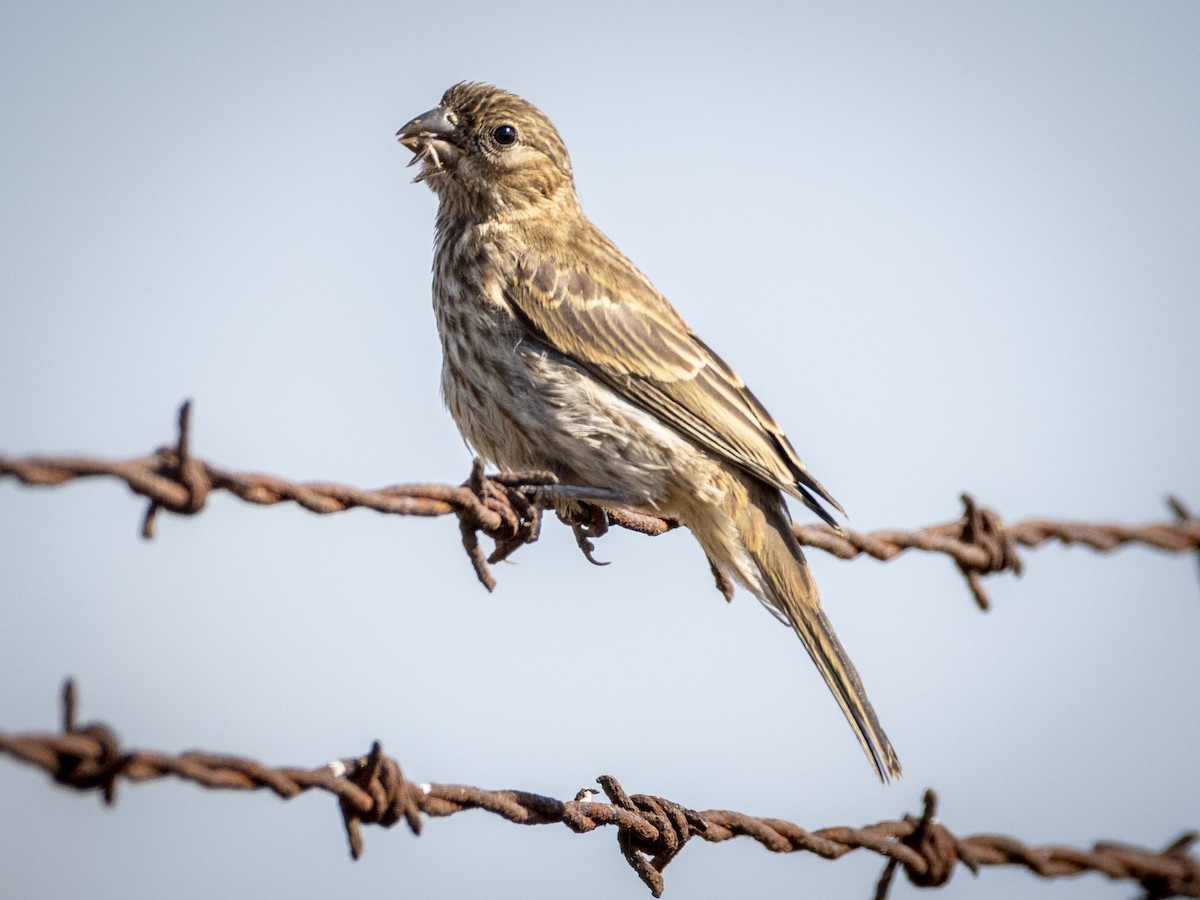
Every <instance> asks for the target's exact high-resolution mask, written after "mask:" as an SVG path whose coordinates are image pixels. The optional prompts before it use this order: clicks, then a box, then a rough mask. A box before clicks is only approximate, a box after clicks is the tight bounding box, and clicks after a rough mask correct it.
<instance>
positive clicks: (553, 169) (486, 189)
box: [396, 82, 574, 215]
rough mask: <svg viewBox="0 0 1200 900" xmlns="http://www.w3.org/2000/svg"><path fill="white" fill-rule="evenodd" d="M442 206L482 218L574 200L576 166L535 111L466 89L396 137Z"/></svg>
mask: <svg viewBox="0 0 1200 900" xmlns="http://www.w3.org/2000/svg"><path fill="white" fill-rule="evenodd" d="M396 136H397V138H398V139H399V141H400V143H401V144H403V145H404V146H405V147H407V148H408V149H409V150H411V151H412V152H413V158H412V162H410V163H409V165H413V164H416V163H419V164H420V165H421V171H420V172H419V173H418V174H417V177H416V178H415V179H414V181H424V182H425V183H426V184H428V185H429V187H430V189H432V190H433V191H434V192H435V193H436V194H438V196H439V197H440V198H441V200H442V203H443V204H446V203H453V204H454V205H456V206H457V205H460V204H469V205H470V206H471V207H473V208H474V210H475V212H476V213H478V214H483V215H488V214H494V213H501V212H504V211H506V210H521V209H528V208H530V207H538V206H542V205H545V204H554V203H556V202H558V201H559V200H560V199H561V198H562V197H563V196H565V195H569V196H571V197H573V196H574V183H573V181H572V176H571V160H570V157H568V155H567V148H566V146H564V144H563V142H562V138H560V137H559V136H558V132H557V131H556V130H555V128H554V125H552V124H551V122H550V120H549V119H547V118H546V116H545V115H544V114H543V113H542V111H541V110H539V109H538V108H537V107H535V106H534V105H533V104H531V103H528V102H526V101H525V100H522V99H521V98H520V97H517V96H516V95H514V94H510V93H508V92H507V91H502V90H500V88H496V87H492V86H491V85H490V84H481V83H479V82H462V83H460V84H456V85H454V87H452V88H450V89H449V90H448V91H446V93H445V94H443V95H442V101H441V103H439V104H438V105H437V106H436V107H434V108H433V109H431V110H429V112H426V113H422V114H421V115H419V116H417V117H416V118H415V119H413V120H412V121H411V122H409V123H408V124H406V125H405V126H404V127H403V128H401V129H400V130H399V131H398V132H397V133H396Z"/></svg>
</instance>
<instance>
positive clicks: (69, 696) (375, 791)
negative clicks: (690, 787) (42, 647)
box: [0, 681, 1200, 900]
mask: <svg viewBox="0 0 1200 900" xmlns="http://www.w3.org/2000/svg"><path fill="white" fill-rule="evenodd" d="M62 704H63V711H62V731H61V732H60V733H56V734H8V733H6V732H3V731H0V752H3V753H7V754H9V755H10V756H13V757H15V758H17V759H20V760H22V761H24V762H27V763H29V764H31V765H33V766H35V767H37V768H40V769H42V770H43V771H45V772H46V773H47V774H49V775H50V776H51V777H52V778H54V780H55V781H57V782H58V783H59V784H62V785H65V786H66V787H70V788H74V789H76V790H79V791H89V790H99V791H100V792H101V795H102V796H103V798H104V801H105V802H106V803H108V804H112V803H114V802H115V800H116V789H117V785H118V783H119V782H121V781H132V782H141V781H151V780H155V779H160V778H166V777H168V776H173V777H176V778H179V779H182V780H184V781H190V782H192V783H194V784H198V785H201V786H203V787H207V788H214V789H218V788H219V789H224V790H261V789H267V790H270V791H273V792H274V793H275V794H276V796H278V797H281V798H282V799H285V800H286V799H290V798H292V797H295V796H296V795H297V794H300V793H303V792H304V791H308V790H313V789H319V790H323V791H328V792H329V793H331V794H333V795H334V796H335V797H337V799H338V805H339V808H340V810H341V813H342V819H343V823H344V826H345V829H346V835H347V838H348V840H349V844H350V854H351V856H352V857H353V858H354V859H358V858H359V857H360V856H361V855H362V852H363V839H362V826H363V825H364V824H375V825H382V826H383V827H385V828H390V827H391V826H393V825H395V824H396V823H398V822H401V821H403V822H404V823H405V824H407V825H408V828H409V830H410V831H411V832H412V833H413V834H414V835H419V834H420V833H421V828H422V824H423V821H424V820H423V818H422V817H423V816H450V815H453V814H455V813H458V812H462V811H463V810H467V809H482V810H486V811H487V812H490V813H493V814H494V815H498V816H500V817H502V818H504V819H507V820H508V821H510V822H515V823H518V824H522V825H547V824H555V823H560V824H563V825H565V826H566V827H568V828H570V829H571V830H572V831H575V832H577V833H581V834H582V833H586V832H589V831H594V830H595V829H597V828H600V827H603V826H606V825H614V826H616V829H617V844H618V847H619V849H620V851H621V853H622V855H623V856H624V857H625V859H626V861H627V862H628V863H629V865H630V866H631V867H632V868H633V869H634V871H635V872H636V873H637V874H638V877H640V878H641V879H642V881H643V882H644V883H645V885H646V886H647V887H648V888H649V889H650V892H651V893H652V894H653V895H654V896H655V897H659V896H661V895H662V892H663V888H664V882H663V874H662V873H663V870H664V869H665V868H666V866H667V864H668V863H670V862H671V860H672V859H674V858H675V857H676V856H677V855H678V854H679V853H680V851H682V850H683V848H684V846H685V845H686V844H687V842H688V841H689V840H690V839H691V838H693V837H699V838H701V839H703V840H705V841H708V842H710V843H719V842H721V841H727V840H730V839H732V838H735V837H749V838H753V839H754V840H756V841H758V842H759V843H760V844H761V845H762V846H764V847H765V848H766V849H768V850H771V851H773V852H776V853H795V852H800V851H805V852H808V853H814V854H816V855H817V856H820V857H823V858H825V859H830V860H833V859H839V858H840V857H842V856H844V855H845V854H847V853H850V852H851V851H853V850H868V851H871V852H874V853H877V854H879V855H880V856H881V857H883V858H884V859H886V860H887V864H886V867H885V869H884V871H883V875H882V876H881V878H880V880H879V884H878V886H877V888H876V894H875V896H876V897H877V898H883V897H885V896H886V894H887V891H888V888H889V886H890V884H891V882H892V879H893V876H894V875H895V872H896V870H897V869H900V868H902V869H903V870H904V873H905V875H906V876H907V877H908V879H909V881H910V882H912V883H913V884H914V885H916V886H918V887H938V886H941V885H943V884H945V883H946V882H948V881H949V880H950V878H951V876H952V875H953V873H954V870H955V869H956V868H957V866H958V865H959V864H962V865H963V866H966V867H967V868H968V869H969V870H970V871H971V872H973V873H975V874H978V873H979V871H980V870H981V868H982V867H984V866H1023V867H1024V868H1026V869H1028V870H1029V871H1030V872H1031V873H1033V874H1034V875H1036V876H1038V877H1040V878H1058V877H1065V876H1072V875H1079V874H1082V873H1085V872H1097V873H1099V874H1101V875H1104V876H1106V877H1107V878H1109V879H1112V880H1124V881H1133V882H1137V883H1139V884H1140V885H1141V886H1142V888H1143V889H1144V890H1145V892H1146V893H1145V897H1146V898H1147V900H1151V898H1153V900H1159V898H1165V897H1200V857H1197V856H1196V855H1195V854H1194V853H1193V852H1192V846H1193V844H1194V843H1195V841H1196V839H1197V834H1196V833H1195V832H1188V833H1186V834H1184V835H1182V836H1181V837H1180V838H1178V839H1177V840H1176V841H1174V842H1173V843H1172V844H1171V845H1169V846H1168V847H1166V848H1165V849H1163V850H1161V851H1153V850H1147V849H1142V848H1138V847H1132V846H1127V845H1124V844H1116V843H1097V844H1095V845H1094V846H1093V847H1092V848H1091V849H1090V850H1083V849H1077V848H1072V847H1062V846H1041V847H1030V846H1028V845H1026V844H1024V843H1022V842H1021V841H1019V840H1017V839H1016V838H1011V837H1004V836H1002V835H992V834H977V835H970V836H967V837H958V836H956V835H955V834H954V833H953V832H951V831H950V830H949V828H947V827H946V826H945V825H944V824H942V823H941V822H939V821H938V819H937V818H936V815H937V797H936V795H935V794H934V793H933V791H927V792H926V794H925V803H924V811H923V813H922V815H921V816H919V817H916V816H911V815H908V816H905V817H904V818H902V819H900V820H896V821H884V822H878V823H876V824H874V825H867V826H864V827H862V828H850V827H834V828H822V829H818V830H816V831H808V830H806V829H804V828H801V827H800V826H799V825H795V824H793V823H792V822H788V821H785V820H783V819H770V818H759V817H756V816H749V815H746V814H744V813H738V812H731V811H729V810H714V809H710V810H703V811H696V810H693V809H689V808H688V807H685V806H682V805H681V804H679V803H676V802H674V801H671V800H667V799H665V798H663V797H654V796H649V795H646V794H632V795H631V794H627V793H626V792H625V789H624V788H623V787H622V786H621V784H620V783H619V782H618V781H617V779H615V778H613V777H612V776H611V775H602V776H600V778H598V779H597V781H598V782H599V784H600V787H601V789H602V790H603V792H604V795H605V796H606V797H607V798H608V802H596V801H595V799H594V798H595V797H596V796H597V792H596V791H594V790H587V789H585V790H581V791H580V792H579V793H578V794H577V795H576V797H575V799H574V800H569V801H562V800H556V799H554V798H552V797H545V796H541V795H539V794H533V793H528V792H525V791H489V790H483V789H481V788H476V787H469V786H466V785H456V784H414V783H413V782H410V781H408V780H407V779H406V778H405V777H404V773H403V771H402V770H401V768H400V764H399V763H398V762H396V760H394V759H392V758H391V757H389V756H385V755H384V754H383V750H382V748H381V746H380V744H379V742H376V743H375V744H374V746H373V747H372V748H371V751H370V752H369V753H368V754H367V755H365V756H360V757H357V758H353V759H344V760H338V761H335V762H333V763H330V764H329V765H326V766H322V767H321V768H318V769H302V768H271V767H269V766H265V765H263V764H262V763H259V762H255V761H254V760H250V759H244V758H241V757H236V756H228V755H225V754H214V753H202V752H196V751H192V752H188V753H183V754H180V755H179V756H170V755H168V754H164V753H156V752H153V751H146V750H133V751H127V750H122V749H121V746H120V742H119V740H118V739H117V736H116V734H115V732H114V731H113V730H112V729H111V728H109V727H108V726H107V725H104V724H99V723H92V724H88V725H78V724H77V723H76V716H75V704H76V695H75V687H74V684H73V683H72V682H71V681H68V682H67V683H66V685H65V687H64V689H63V694H62Z"/></svg>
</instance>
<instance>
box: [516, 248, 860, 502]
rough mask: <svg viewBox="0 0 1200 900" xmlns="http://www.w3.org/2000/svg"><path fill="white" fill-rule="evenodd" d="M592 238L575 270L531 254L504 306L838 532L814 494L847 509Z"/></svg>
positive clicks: (739, 385) (615, 254) (721, 368)
mask: <svg viewBox="0 0 1200 900" xmlns="http://www.w3.org/2000/svg"><path fill="white" fill-rule="evenodd" d="M588 237H589V238H590V240H589V241H587V242H585V246H584V247H579V246H576V247H575V249H576V253H574V254H573V258H572V259H571V260H570V261H567V260H564V259H562V258H560V257H559V256H558V255H557V254H555V253H554V251H553V250H541V251H538V250H531V251H527V252H525V253H524V254H523V255H522V256H521V258H520V259H519V261H518V265H517V270H516V277H515V278H514V280H513V282H512V283H511V284H510V285H509V290H508V295H507V296H508V300H509V302H510V303H511V304H512V305H513V307H514V309H515V311H516V313H517V315H518V316H519V317H520V318H521V319H522V320H523V321H524V322H525V324H526V325H527V326H528V327H529V328H530V329H531V331H532V332H533V334H534V335H535V337H536V338H537V339H538V340H540V341H541V342H543V343H545V344H546V345H547V346H549V347H551V348H553V349H554V350H556V351H558V352H559V353H562V354H564V355H566V356H568V357H570V358H571V359H573V360H574V361H575V362H577V363H578V364H580V365H581V366H583V367H584V368H585V369H587V370H588V371H590V372H592V373H593V374H594V375H596V377H598V378H599V379H601V380H602V381H604V382H605V383H606V384H607V385H608V386H609V387H610V388H612V389H613V390H614V391H616V392H617V393H618V394H620V395H622V396H623V397H625V398H626V399H628V400H630V401H632V402H633V403H635V404H637V405H638V406H640V407H642V408H643V409H645V410H647V411H648V412H651V413H653V414H654V415H655V416H657V417H658V418H659V419H660V420H662V421H663V422H664V423H666V424H667V425H669V426H670V427H672V428H674V429H675V430H676V431H677V432H679V433H680V434H681V435H683V436H684V437H686V438H688V439H689V440H691V441H693V442H694V443H696V444H698V445H700V446H701V447H703V448H705V449H706V450H708V451H710V452H712V453H715V454H717V455H719V456H722V457H724V458H725V459H727V460H729V461H730V462H732V463H733V464H735V465H737V466H739V467H740V468H742V469H744V470H746V471H747V472H750V473H752V474H754V475H756V476H758V477H759V478H762V479H763V480H764V481H766V482H768V483H769V484H773V485H775V486H776V487H778V488H780V489H782V490H785V491H787V492H788V493H790V494H792V495H793V496H795V497H797V498H799V499H800V500H802V501H803V502H804V503H805V505H807V506H808V507H809V508H810V509H812V510H813V511H814V512H816V513H817V514H818V515H820V516H821V518H823V519H825V520H826V521H827V522H829V523H830V524H833V518H832V517H831V516H830V514H829V513H828V512H827V511H826V510H825V509H824V508H823V507H822V506H821V504H820V502H819V501H818V500H817V499H816V497H814V496H813V494H814V493H815V494H817V495H818V496H819V497H821V498H823V499H824V500H826V501H827V502H829V503H830V504H832V505H833V506H834V507H836V508H837V509H838V510H841V506H839V505H838V503H837V501H836V500H834V499H833V497H831V496H830V495H829V493H828V492H827V491H826V490H825V489H824V488H823V487H822V486H821V485H820V484H819V483H818V482H817V481H816V479H814V478H813V477H812V476H811V475H809V474H808V472H807V470H806V469H805V468H804V465H803V463H801V461H800V458H799V456H797V455H796V452H795V450H793V449H792V446H791V444H790V443H789V442H788V440H787V438H786V437H784V435H783V432H782V431H781V430H780V428H779V426H778V425H777V424H776V422H775V420H774V419H773V418H772V417H771V415H770V413H768V412H767V410H766V409H765V408H764V407H763V405H762V404H761V403H760V402H759V401H758V399H757V398H756V397H755V396H754V395H753V394H752V393H750V391H749V389H748V388H747V387H746V385H745V383H744V382H743V381H742V379H741V378H739V377H738V375H737V374H736V373H735V372H734V371H733V370H732V369H731V368H730V367H729V366H728V365H726V364H725V362H724V361H723V360H722V359H721V358H720V357H719V356H717V355H716V354H715V353H714V352H713V351H712V350H710V349H709V348H708V346H707V345H706V344H704V342H703V341H701V340H700V339H699V338H698V337H696V335H694V334H693V333H692V331H691V329H690V328H688V326H687V324H686V323H685V322H684V321H683V319H682V318H680V316H679V314H678V313H677V312H676V311H675V310H674V308H673V307H672V306H671V305H670V304H669V303H668V302H667V300H666V298H664V297H663V296H662V295H661V294H660V293H659V292H658V291H657V290H656V289H655V288H654V286H653V285H651V284H650V282H649V280H648V279H646V277H645V276H644V275H642V273H641V272H639V271H638V270H637V269H636V268H635V267H634V266H633V264H632V263H630V262H629V261H628V260H627V259H626V258H625V257H624V256H622V255H621V252H620V251H619V250H618V249H617V248H616V246H615V245H613V244H612V243H611V242H610V241H608V240H607V238H603V236H601V235H599V234H598V233H596V232H593V233H592V234H590V235H589V236H588ZM587 244H590V246H586V245H587Z"/></svg>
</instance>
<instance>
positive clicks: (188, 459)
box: [0, 401, 1200, 609]
mask: <svg viewBox="0 0 1200 900" xmlns="http://www.w3.org/2000/svg"><path fill="white" fill-rule="evenodd" d="M5 476H8V477H12V478H15V479H17V480H18V481H20V482H21V483H23V484H27V485H38V486H42V485H61V484H65V483H67V482H70V481H74V480H77V479H81V478H94V477H109V478H116V479H119V480H121V481H123V482H125V484H127V485H128V486H129V488H130V489H131V490H132V491H133V492H134V493H136V494H140V495H141V496H143V497H146V498H148V499H149V501H150V505H149V507H148V508H147V510H146V514H145V516H144V518H143V521H142V534H143V536H144V537H146V538H151V537H153V536H154V526H155V522H156V520H157V516H158V513H159V511H160V510H164V509H165V510H167V511H169V512H173V513H178V514H179V515H195V514H196V513H198V512H200V511H201V510H202V509H203V508H204V506H205V503H206V502H207V500H208V496H209V495H210V494H211V493H213V492H214V491H225V492H227V493H230V494H233V495H234V496H235V497H239V498H240V499H242V500H244V501H246V502H247V503H253V504H257V505H264V506H265V505H272V504H276V503H288V502H290V503H296V504H299V505H300V506H302V507H304V508H305V509H307V510H310V511H311V512H315V513H319V514H322V515H327V514H330V513H337V512H344V511H345V510H348V509H354V508H364V509H373V510H375V511H377V512H381V513H388V514H391V515H403V516H444V515H455V516H457V517H458V520H459V525H460V530H461V533H462V541H463V547H464V548H465V549H466V551H467V555H468V557H469V558H470V560H471V564H472V566H473V567H474V569H475V573H476V575H477V576H478V578H479V580H480V582H481V583H482V584H483V585H484V586H485V587H486V588H487V589H488V590H489V591H490V590H492V589H493V588H494V587H495V585H496V581H495V579H494V577H493V576H492V574H491V571H490V568H489V564H491V563H496V562H499V561H500V560H502V559H505V558H507V557H508V556H509V555H510V554H512V553H513V551H515V550H516V549H518V548H519V547H521V546H523V545H525V544H529V543H533V542H534V541H536V540H537V537H538V533H539V529H540V527H541V513H542V512H543V511H544V510H547V509H555V508H556V507H557V508H559V509H562V508H564V505H565V504H567V503H569V504H570V505H571V506H573V507H574V508H576V509H579V510H582V512H580V513H577V514H575V515H566V514H560V518H563V520H564V521H565V522H567V524H569V525H570V526H571V527H572V528H573V529H574V531H575V535H576V539H577V541H578V543H579V547H580V549H581V550H582V551H583V552H584V554H585V555H586V556H587V557H588V559H589V560H591V561H593V562H594V561H595V560H594V559H592V556H591V552H592V549H593V544H592V540H593V539H594V538H598V537H601V536H603V535H604V533H605V532H606V531H607V530H608V528H609V527H610V526H613V525H616V526H619V527H621V528H626V529H629V530H631V531H636V532H639V533H641V534H646V535H651V536H654V535H659V534H663V533H665V532H667V531H670V530H672V529H673V528H676V527H678V525H679V523H678V522H676V521H674V520H671V519H661V518H658V517H656V516H652V515H648V514H646V513H643V512H639V511H637V510H633V509H629V508H626V507H625V506H623V505H622V504H621V502H620V500H621V498H620V497H619V496H618V495H616V494H614V493H613V492H612V491H611V490H609V489H607V488H605V487H590V486H582V485H565V484H559V483H558V482H557V479H556V478H555V477H554V475H552V474H550V473H548V472H508V473H501V474H497V475H490V476H485V475H484V472H483V466H482V463H481V462H480V461H479V460H476V461H475V465H474V467H473V469H472V472H471V475H470V476H469V477H468V478H467V480H466V481H465V482H463V484H461V485H457V486H455V485H445V484H400V485H392V486H390V487H385V488H379V489H376V490H366V489H363V488H357V487H352V486H350V485H344V484H334V483H331V482H317V481H310V482H300V483H297V482H292V481H288V480H287V479H284V478H280V477H278V476H275V475H266V474H261V473H255V472H235V471H231V470H228V469H224V468H221V467H219V466H216V465H214V464H212V463H209V462H205V461H204V460H201V459H198V458H196V457H194V456H193V455H192V452H191V402H190V401H188V402H185V403H184V404H183V406H182V407H181V408H180V410H179V420H178V435H177V438H176V440H175V443H174V444H173V445H171V446H164V447H160V448H159V449H158V450H156V451H155V452H154V453H153V454H151V455H150V456H144V457H139V458H135V459H127V460H114V461H109V460H101V459H94V458H90V457H83V456H28V457H8V456H0V478H3V477H5ZM961 500H962V503H963V506H964V511H963V515H962V516H961V517H960V518H958V519H954V520H952V521H949V522H944V523H942V524H939V525H931V526H928V527H925V528H918V529H915V530H901V529H887V530H881V531H873V532H869V533H863V532H858V531H853V530H851V529H839V528H833V527H830V526H828V525H823V524H822V525H794V526H793V529H794V530H795V533H796V537H797V539H798V540H799V541H800V543H801V544H803V545H805V546H808V547H814V548H816V549H819V550H824V551H826V552H828V553H831V554H833V555H834V556H837V557H839V558H841V559H852V558H854V557H857V556H860V555H863V554H866V555H868V556H870V557H872V558H874V559H877V560H880V561H884V562H886V561H888V560H891V559H894V558H895V557H896V556H898V555H900V554H901V553H903V552H904V551H906V550H921V551H924V552H926V553H941V554H945V555H947V556H949V557H950V558H951V559H953V560H954V563H955V565H956V566H957V567H958V569H959V571H960V572H961V573H962V574H963V576H964V577H965V578H966V580H967V584H968V586H969V587H970V590H971V594H972V596H973V597H974V598H975V602H976V603H977V604H978V605H979V607H980V608H981V609H987V608H988V607H989V600H988V596H987V592H986V591H985V589H984V587H983V580H982V579H983V576H984V575H993V574H997V573H1000V572H1012V573H1014V574H1017V575H1019V574H1021V571H1022V561H1021V558H1020V555H1019V554H1018V547H1026V548H1034V547H1040V546H1042V545H1044V544H1047V543H1050V542H1059V543H1062V544H1066V545H1075V544H1078V545H1083V546H1086V547H1090V548H1091V549H1093V550H1095V551H1097V552H1100V553H1108V552H1111V551H1113V550H1116V549H1118V548H1120V547H1123V546H1126V545H1128V544H1140V545H1142V546H1146V547H1152V548H1155V549H1158V550H1164V551H1167V552H1170V553H1192V552H1197V551H1200V519H1197V518H1196V517H1195V516H1193V515H1192V514H1191V513H1190V512H1189V511H1188V510H1187V508H1186V507H1185V506H1184V505H1183V503H1182V501H1180V500H1178V499H1176V498H1174V497H1170V498H1168V503H1169V505H1170V507H1171V510H1172V512H1173V513H1174V515H1175V521H1174V522H1156V523H1150V524H1143V525H1126V524H1119V523H1082V522H1069V521H1056V520H1051V519H1028V520H1026V521H1023V522H1018V523H1015V524H1007V523H1005V522H1004V520H1003V519H1002V518H1001V516H1000V515H999V514H998V513H997V512H995V511H994V510H991V509H987V508H985V507H982V506H980V505H978V504H977V503H976V502H975V500H974V498H972V497H971V496H970V495H969V494H963V495H962V496H961ZM480 533H483V534H484V535H486V536H487V537H489V538H491V539H492V540H493V541H494V542H495V549H494V550H493V552H492V553H491V554H485V553H484V551H483V549H482V548H481V547H480V545H479V537H478V536H479V534H480ZM717 587H718V589H720V590H721V591H722V593H724V594H725V595H726V596H727V597H728V596H730V595H731V593H732V585H731V584H730V583H729V582H728V581H727V580H725V579H723V578H722V577H721V576H720V575H717Z"/></svg>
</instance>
